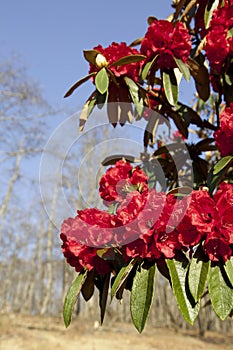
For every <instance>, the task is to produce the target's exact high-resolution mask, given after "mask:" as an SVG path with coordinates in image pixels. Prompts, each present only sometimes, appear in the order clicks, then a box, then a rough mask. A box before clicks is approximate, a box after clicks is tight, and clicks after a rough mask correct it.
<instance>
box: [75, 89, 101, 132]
mask: <svg viewBox="0 0 233 350" xmlns="http://www.w3.org/2000/svg"><path fill="white" fill-rule="evenodd" d="M96 103H97V98H96V91H94V92H93V93H92V94H91V96H90V97H89V98H88V99H87V101H86V103H85V105H84V106H83V108H82V110H81V113H80V116H79V131H80V132H81V131H83V128H84V126H85V124H86V121H87V119H88V117H89V115H90V114H91V112H92V111H93V108H94V107H95V105H96Z"/></svg>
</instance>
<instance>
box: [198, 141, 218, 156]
mask: <svg viewBox="0 0 233 350" xmlns="http://www.w3.org/2000/svg"><path fill="white" fill-rule="evenodd" d="M213 142H214V139H213V138H210V137H207V138H205V139H203V140H201V141H199V142H198V143H197V144H196V146H195V148H196V151H197V153H199V152H206V151H210V150H212V149H213V145H211V143H213ZM214 147H216V146H214ZM214 149H215V148H214Z"/></svg>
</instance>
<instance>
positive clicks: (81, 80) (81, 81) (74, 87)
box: [64, 72, 96, 98]
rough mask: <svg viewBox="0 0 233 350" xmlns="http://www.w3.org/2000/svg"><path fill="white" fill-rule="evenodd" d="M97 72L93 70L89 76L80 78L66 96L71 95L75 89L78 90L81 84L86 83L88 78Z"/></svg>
mask: <svg viewBox="0 0 233 350" xmlns="http://www.w3.org/2000/svg"><path fill="white" fill-rule="evenodd" d="M95 74H96V73H95V72H93V73H91V74H88V75H87V76H85V77H84V78H82V79H80V80H78V81H77V82H76V83H75V84H74V85H73V86H71V88H70V89H69V90H68V91H67V92H66V93H65V95H64V97H65V98H66V97H68V96H70V95H71V94H72V93H73V92H74V90H76V89H77V88H78V87H79V86H80V85H82V84H83V83H85V82H86V81H87V80H88V79H90V78H91V77H93V76H94V75H95Z"/></svg>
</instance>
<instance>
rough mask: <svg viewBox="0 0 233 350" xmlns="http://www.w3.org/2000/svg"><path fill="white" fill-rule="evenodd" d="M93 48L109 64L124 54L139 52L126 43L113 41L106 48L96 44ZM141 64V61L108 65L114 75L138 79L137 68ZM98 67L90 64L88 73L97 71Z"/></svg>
mask: <svg viewBox="0 0 233 350" xmlns="http://www.w3.org/2000/svg"><path fill="white" fill-rule="evenodd" d="M94 50H96V51H98V52H99V53H101V54H102V55H103V56H104V57H105V58H106V60H107V62H108V64H109V65H111V64H112V63H114V62H115V61H117V60H119V59H120V58H122V57H124V56H129V55H135V54H137V55H138V54H140V52H139V51H138V50H136V49H133V48H131V47H129V46H127V45H126V43H125V42H122V43H115V42H113V43H112V44H111V45H109V46H108V47H106V48H103V46H102V45H98V46H96V47H94ZM141 66H142V62H136V63H130V64H124V65H121V66H116V67H115V66H112V67H110V69H111V71H112V72H113V73H114V75H115V76H116V77H124V76H127V77H129V78H131V79H133V80H135V81H137V80H138V75H139V70H140V68H141ZM98 70H99V68H97V67H96V66H94V65H93V64H90V70H89V73H93V72H98Z"/></svg>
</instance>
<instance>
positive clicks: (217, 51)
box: [205, 6, 233, 75]
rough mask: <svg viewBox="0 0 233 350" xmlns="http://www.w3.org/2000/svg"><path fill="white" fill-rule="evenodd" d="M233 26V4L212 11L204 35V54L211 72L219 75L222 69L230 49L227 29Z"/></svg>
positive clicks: (230, 40)
mask: <svg viewBox="0 0 233 350" xmlns="http://www.w3.org/2000/svg"><path fill="white" fill-rule="evenodd" d="M232 26H233V6H229V7H228V6H225V7H221V8H218V9H217V10H215V11H214V13H213V18H212V20H211V22H210V27H209V32H208V34H207V36H206V45H205V50H206V56H207V58H208V60H209V62H210V67H211V70H212V72H213V74H216V75H219V74H221V73H222V71H223V69H224V70H226V67H224V64H225V62H226V58H227V57H228V55H229V54H232V51H231V42H232V39H231V37H230V36H228V31H229V29H231V28H232Z"/></svg>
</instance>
